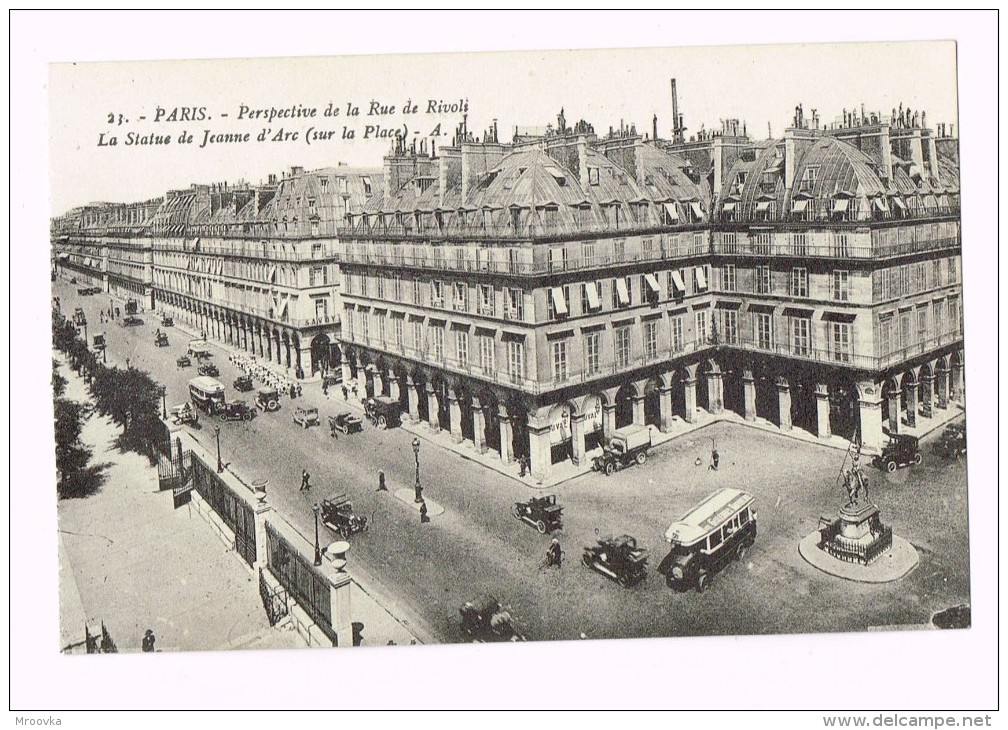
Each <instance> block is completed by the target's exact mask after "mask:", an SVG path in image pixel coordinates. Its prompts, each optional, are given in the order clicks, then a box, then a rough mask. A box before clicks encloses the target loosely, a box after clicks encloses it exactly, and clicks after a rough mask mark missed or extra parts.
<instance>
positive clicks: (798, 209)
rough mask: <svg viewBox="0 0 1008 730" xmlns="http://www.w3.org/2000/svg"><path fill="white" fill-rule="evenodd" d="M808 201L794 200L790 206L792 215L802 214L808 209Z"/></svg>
mask: <svg viewBox="0 0 1008 730" xmlns="http://www.w3.org/2000/svg"><path fill="white" fill-rule="evenodd" d="M808 204H809V202H808V200H805V199H802V200H796V201H794V202H793V203H792V204H791V212H792V213H804V212H805V210H806V208H808Z"/></svg>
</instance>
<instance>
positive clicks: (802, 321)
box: [791, 317, 812, 356]
mask: <svg viewBox="0 0 1008 730" xmlns="http://www.w3.org/2000/svg"><path fill="white" fill-rule="evenodd" d="M811 339H812V320H810V319H809V318H808V317H792V318H791V353H792V354H793V355H804V356H808V354H809V348H810V343H811Z"/></svg>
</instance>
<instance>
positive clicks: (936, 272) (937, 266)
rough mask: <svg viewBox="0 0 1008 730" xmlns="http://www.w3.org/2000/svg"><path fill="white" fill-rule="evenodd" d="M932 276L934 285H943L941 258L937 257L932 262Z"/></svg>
mask: <svg viewBox="0 0 1008 730" xmlns="http://www.w3.org/2000/svg"><path fill="white" fill-rule="evenodd" d="M931 278H932V281H934V286H935V287H939V286H941V285H942V278H941V259H935V260H934V261H932V262H931Z"/></svg>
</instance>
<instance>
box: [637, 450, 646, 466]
mask: <svg viewBox="0 0 1008 730" xmlns="http://www.w3.org/2000/svg"><path fill="white" fill-rule="evenodd" d="M645 461H647V454H646V453H644V452H643V451H642V452H640V453H639V454H637V464H638V465H643V464H644V462H645Z"/></svg>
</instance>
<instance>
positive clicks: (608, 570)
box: [581, 535, 647, 588]
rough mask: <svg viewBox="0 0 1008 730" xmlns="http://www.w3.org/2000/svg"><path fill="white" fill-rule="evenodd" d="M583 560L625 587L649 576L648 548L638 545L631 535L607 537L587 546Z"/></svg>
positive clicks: (587, 565) (588, 565) (593, 568)
mask: <svg viewBox="0 0 1008 730" xmlns="http://www.w3.org/2000/svg"><path fill="white" fill-rule="evenodd" d="M581 562H583V563H584V564H585V566H586V567H588V568H591V569H592V570H595V571H598V572H599V573H602V575H605V576H608V577H609V578H612V579H613V580H615V581H616V582H617V583H619V584H620V585H621V586H623V587H624V588H627V587H629V586H632V585H635V584H637V583H640V582H641V581H642V580H644V578H646V577H647V550H644V549H643V548H639V547H637V540H636V539H635V538H634V537H631V536H630V535H620V536H619V537H610V538H606V539H604V540H599V541H598V542H597V543H596V544H595V545H591V546H588V547H586V548H585V549H584V555H583V556H582V557H581Z"/></svg>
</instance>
